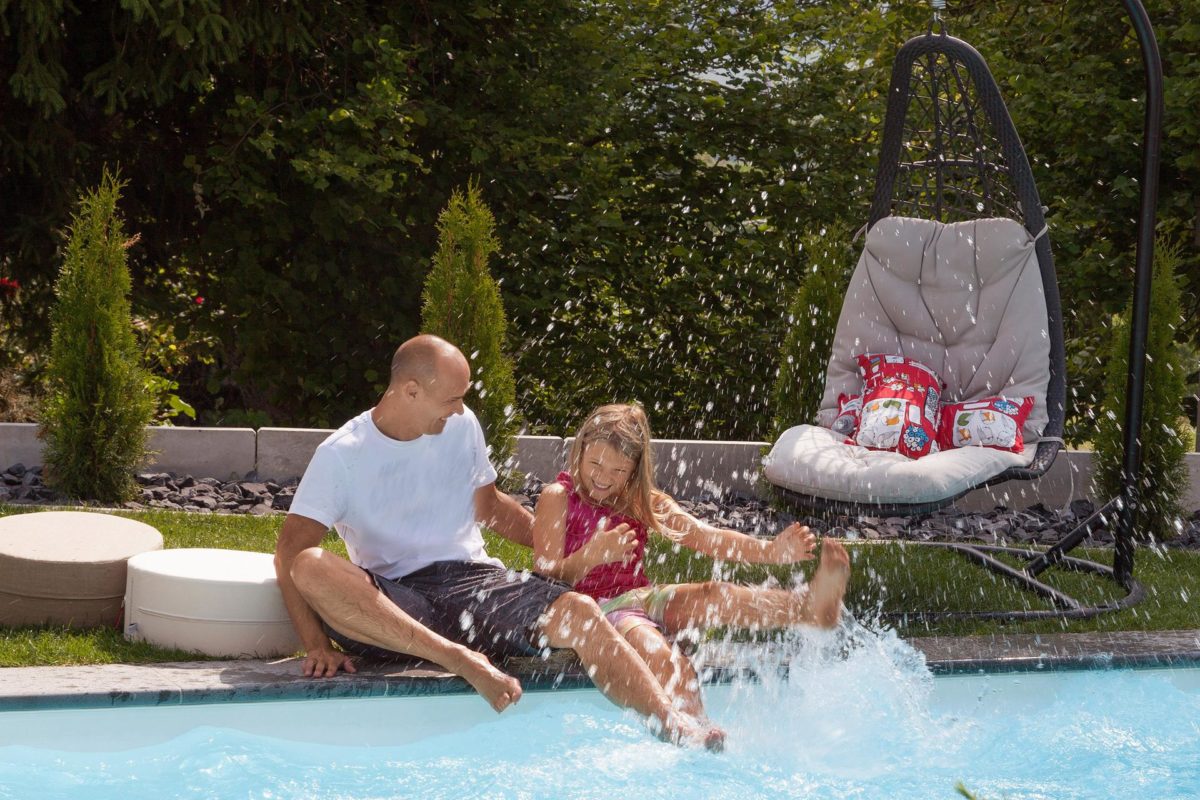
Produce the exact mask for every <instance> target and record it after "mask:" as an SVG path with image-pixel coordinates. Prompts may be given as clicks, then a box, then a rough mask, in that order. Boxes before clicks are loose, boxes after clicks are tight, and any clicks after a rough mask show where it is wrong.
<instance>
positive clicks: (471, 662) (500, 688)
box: [446, 648, 521, 712]
mask: <svg viewBox="0 0 1200 800" xmlns="http://www.w3.org/2000/svg"><path fill="white" fill-rule="evenodd" d="M446 666H447V667H448V668H449V669H450V671H451V672H453V673H455V674H456V675H459V676H461V677H462V678H464V679H465V680H466V682H467V683H469V684H471V686H472V687H474V689H475V691H477V692H479V694H480V695H482V697H483V699H484V700H487V701H488V703H489V704H490V705H491V707H492V708H494V709H496V711H497V712H500V711H503V710H504V709H506V708H508V707H509V706H511V705H512V704H513V703H515V702H517V701H518V700H520V699H521V682H520V681H518V680H517V679H516V678H514V677H513V676H512V675H509V674H507V673H505V672H501V671H500V670H498V669H496V668H495V667H494V666H493V665H492V662H491V661H489V660H488V657H487V656H485V655H484V654H483V653H477V652H475V651H474V650H469V649H466V648H464V653H463V655H462V657H461V659H460V660H459V662H458V663H457V664H447V665H446Z"/></svg>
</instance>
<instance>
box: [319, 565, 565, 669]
mask: <svg viewBox="0 0 1200 800" xmlns="http://www.w3.org/2000/svg"><path fill="white" fill-rule="evenodd" d="M363 571H364V572H366V573H367V574H368V575H370V576H371V579H372V580H373V581H374V582H375V586H376V587H377V588H378V589H379V591H381V592H383V593H384V595H386V596H387V598H388V599H389V600H391V601H392V602H393V603H395V604H396V606H397V607H398V608H399V609H400V610H401V611H403V612H404V613H406V614H408V615H409V616H410V617H412V618H413V619H415V620H416V621H417V622H420V623H421V624H422V625H424V626H425V627H427V628H429V629H430V630H431V631H433V632H434V633H436V634H438V635H439V636H443V637H445V638H447V639H449V640H451V641H453V642H457V643H459V644H461V645H463V646H465V647H469V648H471V649H472V650H476V651H478V652H481V653H483V654H484V655H486V656H488V657H489V658H493V659H504V658H509V657H511V656H531V655H538V654H540V653H542V652H543V651H544V650H545V647H544V645H543V644H541V643H540V642H539V641H538V640H539V638H540V628H539V624H540V622H541V618H542V615H543V614H544V613H546V609H547V608H549V607H550V604H551V603H553V602H554V601H555V600H557V599H558V598H559V597H561V596H562V595H563V594H565V593H566V592H569V591H570V590H571V588H570V587H569V586H567V585H566V584H565V583H559V582H558V581H553V580H549V579H547V578H543V577H541V576H540V575H533V574H530V573H528V572H514V571H513V570H508V569H505V568H503V567H497V566H495V565H493V564H481V563H478V562H474V561H438V562H436V563H434V564H430V565H429V566H428V567H424V568H423V569H419V570H417V571H416V572H412V573H409V574H408V575H405V576H404V577H403V578H399V579H396V580H391V579H389V578H384V577H382V576H380V575H376V574H375V573H373V572H371V571H370V570H363ZM325 631H326V633H328V634H329V637H330V638H331V639H333V640H334V641H335V642H337V643H338V644H340V645H341V646H342V648H343V649H344V650H346V652H348V653H351V654H353V655H359V656H365V657H367V658H377V659H384V660H395V659H397V658H411V656H407V655H404V654H402V653H395V652H392V651H390V650H385V649H383V648H381V647H376V646H374V645H370V644H364V643H362V642H356V641H354V640H353V639H350V638H349V637H347V636H344V635H343V634H341V633H339V632H337V631H335V630H333V629H332V628H330V627H329V625H328V624H326V625H325Z"/></svg>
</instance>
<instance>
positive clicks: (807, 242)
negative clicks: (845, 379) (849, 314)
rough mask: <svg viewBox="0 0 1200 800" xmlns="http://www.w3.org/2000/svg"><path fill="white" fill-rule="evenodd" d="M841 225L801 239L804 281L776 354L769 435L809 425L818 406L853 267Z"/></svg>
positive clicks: (844, 227)
mask: <svg viewBox="0 0 1200 800" xmlns="http://www.w3.org/2000/svg"><path fill="white" fill-rule="evenodd" d="M847 234H848V231H847V230H846V226H845V225H844V224H843V223H838V224H836V225H833V226H831V227H830V228H829V229H826V228H822V229H821V232H820V233H818V234H816V235H813V234H811V233H810V234H808V235H806V236H805V237H804V238H803V240H802V241H803V245H802V249H801V252H802V253H804V254H805V256H806V261H805V276H806V277H805V279H804V282H803V283H802V284H801V285H800V288H799V289H797V290H796V294H795V295H794V296H793V298H792V302H791V305H790V306H789V307H788V314H787V335H786V336H785V337H784V340H783V348H782V349H781V350H780V352H779V370H778V372H777V373H776V377H775V388H774V392H773V394H772V408H773V409H774V414H773V417H774V424H775V428H774V435H775V437H778V436H779V434H781V433H783V432H784V431H785V430H787V429H788V428H790V427H792V426H793V425H799V424H802V423H811V422H812V421H813V420H814V419H815V417H816V414H817V410H818V409H819V408H820V406H821V395H822V394H823V393H824V391H825V373H826V371H827V369H828V367H829V355H830V352H831V350H832V348H833V335H834V332H835V330H836V328H837V321H838V315H839V314H840V313H841V310H842V300H843V298H844V297H845V295H846V286H847V285H848V284H849V282H850V274H851V272H852V271H853V268H854V263H855V254H854V250H853V247H852V246H851V243H850V241H849V239H850V237H849V236H848V235H847Z"/></svg>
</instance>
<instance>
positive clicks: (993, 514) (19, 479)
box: [0, 464, 1200, 550]
mask: <svg viewBox="0 0 1200 800" xmlns="http://www.w3.org/2000/svg"><path fill="white" fill-rule="evenodd" d="M41 474H42V470H41V467H28V468H27V467H26V466H25V465H23V464H14V465H13V466H11V467H9V468H8V469H7V470H5V471H4V472H3V473H0V503H8V504H11V505H58V506H69V505H79V506H81V507H82V506H83V505H84V504H82V503H72V502H71V501H69V500H68V499H66V498H65V497H62V496H61V495H58V494H57V493H55V492H54V491H53V490H51V489H50V488H48V487H47V486H45V485H44V484H43V483H42V478H41ZM137 481H138V485H139V487H140V489H141V497H140V498H138V499H137V500H134V501H130V502H128V503H125V504H123V506H122V507H123V508H128V509H135V510H146V509H166V510H171V511H191V512H195V513H201V514H254V515H264V514H282V513H285V512H287V510H288V509H289V508H290V507H291V504H292V496H293V495H294V494H295V492H296V485H297V484H298V483H299V479H292V480H289V481H283V482H275V481H260V480H257V479H256V477H255V475H254V474H253V473H252V474H250V475H248V476H246V478H244V479H243V480H240V481H220V480H217V479H215V478H203V477H201V478H197V477H194V476H191V475H176V474H174V473H170V472H147V473H142V474H139V475H138V476H137ZM541 487H542V484H541V482H539V481H537V480H536V479H531V480H530V481H528V482H527V483H526V485H525V487H524V488H523V489H522V490H521V491H520V492H517V493H514V495H513V496H514V497H515V498H516V499H517V500H518V502H520V503H521V504H522V505H524V506H525V507H527V508H531V509H532V508H533V504H534V503H535V502H536V501H537V496H538V494H539V493H540V492H541ZM680 505H681V506H683V508H684V509H685V510H686V511H688V512H689V513H691V514H693V515H694V516H696V517H697V518H699V519H701V520H704V521H706V522H708V523H710V524H713V525H717V526H720V527H723V528H731V529H733V530H737V531H742V532H744V533H750V534H755V535H759V536H769V535H771V534H774V533H776V532H778V531H780V530H782V529H783V528H784V527H785V526H787V525H789V524H791V523H792V522H796V521H800V522H803V523H805V524H807V525H809V527H811V528H813V530H816V531H819V532H821V533H824V534H829V535H832V536H839V537H846V538H851V539H855V538H857V539H866V540H895V539H903V540H906V541H943V542H947V541H948V542H976V543H983V544H1001V545H1016V546H1020V545H1026V544H1053V543H1054V542H1056V541H1058V540H1059V539H1060V538H1061V537H1062V536H1063V534H1065V533H1067V532H1068V531H1070V530H1071V529H1072V528H1074V527H1075V526H1076V525H1077V524H1078V523H1079V522H1080V521H1082V520H1083V519H1085V518H1087V517H1088V516H1090V515H1091V514H1092V513H1093V511H1094V510H1095V509H1094V507H1093V505H1092V503H1091V501H1089V500H1074V501H1072V502H1071V503H1070V505H1068V506H1067V507H1066V508H1047V507H1046V506H1044V505H1042V504H1040V503H1039V504H1037V505H1034V506H1030V507H1029V508H1025V509H1021V510H1014V509H1007V508H1000V507H998V508H995V509H993V510H991V511H984V512H965V511H959V510H956V509H954V508H948V509H942V510H941V511H937V512H934V513H931V514H923V515H920V516H915V517H872V516H862V517H857V518H849V517H838V518H831V519H818V518H815V517H811V516H806V515H804V514H802V513H799V512H793V511H789V510H784V509H776V508H773V507H771V505H770V504H769V503H767V502H765V501H763V500H759V499H757V498H753V497H746V496H739V495H734V496H732V497H726V498H719V497H716V496H711V495H708V496H701V497H699V498H697V499H695V500H680ZM1181 525H1182V530H1181V531H1180V532H1179V534H1178V535H1177V536H1175V537H1173V538H1172V539H1171V540H1170V541H1168V542H1166V546H1168V547H1176V548H1184V549H1189V550H1200V510H1196V511H1195V512H1193V513H1192V514H1191V515H1190V516H1189V517H1188V518H1186V519H1184V520H1181ZM1085 544H1088V545H1092V546H1097V545H1098V546H1108V545H1111V544H1112V536H1111V535H1110V534H1109V533H1108V532H1107V531H1099V532H1098V533H1096V534H1095V535H1094V537H1093V538H1091V539H1089V540H1086V541H1085Z"/></svg>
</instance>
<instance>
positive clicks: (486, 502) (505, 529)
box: [475, 483, 533, 547]
mask: <svg viewBox="0 0 1200 800" xmlns="http://www.w3.org/2000/svg"><path fill="white" fill-rule="evenodd" d="M475 519H477V520H479V522H480V523H482V524H483V525H486V526H487V527H489V528H491V529H492V530H494V531H495V532H496V533H498V534H500V535H501V536H503V537H504V538H505V539H508V540H509V541H510V542H516V543H517V544H522V545H525V546H526V547H533V514H531V513H529V511H527V510H526V509H525V508H524V507H523V506H522V505H521V504H520V503H518V502H517V501H516V500H514V499H512V497H510V496H508V495H507V494H505V493H504V492H502V491H500V490H499V489H497V488H496V484H495V483H489V484H488V485H487V486H480V487H479V488H478V489H476V490H475Z"/></svg>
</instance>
